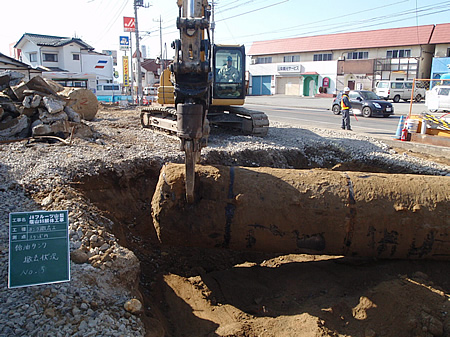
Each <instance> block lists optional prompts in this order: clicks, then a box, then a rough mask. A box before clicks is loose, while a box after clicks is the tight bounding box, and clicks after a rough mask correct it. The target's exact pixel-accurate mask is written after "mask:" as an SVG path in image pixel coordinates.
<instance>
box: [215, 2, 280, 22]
mask: <svg viewBox="0 0 450 337" xmlns="http://www.w3.org/2000/svg"><path fill="white" fill-rule="evenodd" d="M288 1H289V0H283V1H280V2H277V3H274V4H271V5H268V6H265V7H260V8H257V9H253V10H251V11H248V12H244V13H240V14H236V15H233V16H229V17H227V18H223V19H220V20H216V22H220V21H224V20H228V19H232V18H235V17H238V16H242V15H246V14H250V13H254V12H257V11H260V10H263V9H266V8H269V7H273V6H277V5H280V4H282V3H285V2H288Z"/></svg>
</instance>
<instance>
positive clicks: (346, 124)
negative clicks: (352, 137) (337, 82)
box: [341, 87, 352, 131]
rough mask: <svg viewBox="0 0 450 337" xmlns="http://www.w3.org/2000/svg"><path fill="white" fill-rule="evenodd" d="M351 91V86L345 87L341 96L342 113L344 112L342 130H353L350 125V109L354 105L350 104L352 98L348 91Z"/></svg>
mask: <svg viewBox="0 0 450 337" xmlns="http://www.w3.org/2000/svg"><path fill="white" fill-rule="evenodd" d="M349 92H350V88H349V87H345V88H344V92H343V94H342V98H341V113H342V126H341V128H342V130H346V129H347V130H350V131H351V130H352V128H351V127H350V109H351V108H352V105H351V104H350V99H349V98H348V93H349Z"/></svg>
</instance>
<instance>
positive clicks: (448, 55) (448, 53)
mask: <svg viewBox="0 0 450 337" xmlns="http://www.w3.org/2000/svg"><path fill="white" fill-rule="evenodd" d="M447 57H450V48H447Z"/></svg>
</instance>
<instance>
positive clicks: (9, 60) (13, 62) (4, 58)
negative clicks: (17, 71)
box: [0, 53, 31, 69]
mask: <svg viewBox="0 0 450 337" xmlns="http://www.w3.org/2000/svg"><path fill="white" fill-rule="evenodd" d="M0 62H2V63H4V64H10V65H14V66H16V67H24V68H27V69H30V68H31V66H30V65H28V64H26V63H23V62H21V61H19V60H16V59H14V58H12V57H9V56H6V55H5V54H2V53H0Z"/></svg>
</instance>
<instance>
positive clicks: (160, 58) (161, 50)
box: [153, 15, 164, 85]
mask: <svg viewBox="0 0 450 337" xmlns="http://www.w3.org/2000/svg"><path fill="white" fill-rule="evenodd" d="M153 21H155V22H159V47H160V54H159V66H160V68H161V70H160V71H161V73H160V75H159V85H161V77H162V73H163V71H164V62H163V49H162V19H161V15H160V16H159V20H153Z"/></svg>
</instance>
